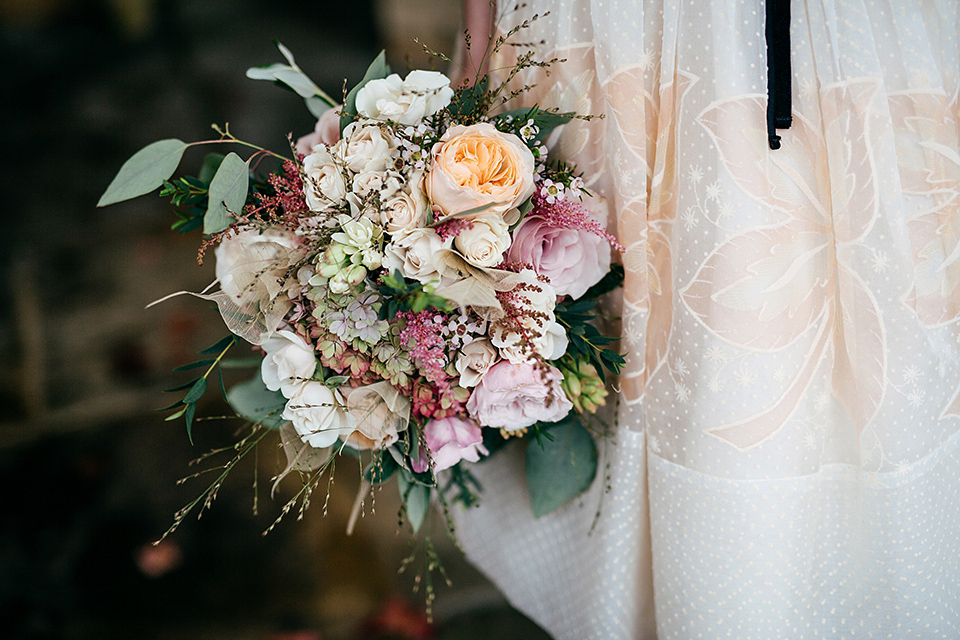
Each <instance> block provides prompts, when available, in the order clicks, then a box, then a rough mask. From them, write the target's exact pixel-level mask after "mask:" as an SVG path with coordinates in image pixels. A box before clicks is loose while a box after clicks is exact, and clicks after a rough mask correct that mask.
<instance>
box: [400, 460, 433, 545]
mask: <svg viewBox="0 0 960 640" xmlns="http://www.w3.org/2000/svg"><path fill="white" fill-rule="evenodd" d="M397 486H398V487H399V488H400V498H401V499H402V500H403V505H404V508H405V509H406V511H407V520H409V521H410V526H411V527H412V528H413V532H414V533H417V532H418V531H420V526H421V525H422V524H423V521H424V520H425V519H426V517H427V510H428V508H429V507H430V488H429V487H425V486H423V485H422V484H416V483H413V482H410V481H409V480H407V478H406V475H405V474H403V473H401V474H400V475H398V476H397Z"/></svg>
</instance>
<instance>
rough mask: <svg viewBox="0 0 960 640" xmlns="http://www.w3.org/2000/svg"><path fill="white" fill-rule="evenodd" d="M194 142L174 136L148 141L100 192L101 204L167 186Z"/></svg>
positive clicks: (104, 204)
mask: <svg viewBox="0 0 960 640" xmlns="http://www.w3.org/2000/svg"><path fill="white" fill-rule="evenodd" d="M188 146H190V145H188V144H187V143H186V142H183V141H182V140H177V139H176V138H170V139H168V140H159V141H157V142H154V143H152V144H148V145H147V146H145V147H144V148H143V149H140V151H137V152H136V153H135V154H133V157H131V158H130V159H129V160H127V161H126V162H124V163H123V166H122V167H120V171H119V172H118V173H117V175H116V177H115V178H114V179H113V181H112V182H111V183H110V186H108V187H107V190H106V191H104V192H103V195H102V196H100V200H99V201H98V202H97V206H98V207H105V206H107V205H109V204H114V203H116V202H123V201H124V200H130V199H131V198H136V197H138V196H142V195H145V194H147V193H150V192H151V191H153V190H154V189H157V188H158V187H161V186H163V182H164V180H169V179H170V176H172V175H173V172H174V171H176V170H177V166H178V165H179V164H180V159H181V158H182V157H183V152H184V151H186V149H187V147H188Z"/></svg>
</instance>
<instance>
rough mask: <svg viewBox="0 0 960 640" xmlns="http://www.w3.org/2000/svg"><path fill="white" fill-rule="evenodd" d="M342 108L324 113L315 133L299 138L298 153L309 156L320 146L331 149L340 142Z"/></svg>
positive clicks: (334, 108)
mask: <svg viewBox="0 0 960 640" xmlns="http://www.w3.org/2000/svg"><path fill="white" fill-rule="evenodd" d="M340 106H342V105H340ZM340 106H336V107H333V108H332V109H327V110H326V111H324V112H323V113H322V114H321V115H320V119H319V120H317V124H316V126H315V127H314V128H313V133H308V134H307V135H305V136H303V137H302V138H297V144H296V150H297V153H302V154H303V155H305V156H308V155H310V152H311V151H313V148H314V147H315V146H317V145H318V144H325V145H327V146H328V147H330V146H333V145H334V144H336V143H337V141H338V140H340Z"/></svg>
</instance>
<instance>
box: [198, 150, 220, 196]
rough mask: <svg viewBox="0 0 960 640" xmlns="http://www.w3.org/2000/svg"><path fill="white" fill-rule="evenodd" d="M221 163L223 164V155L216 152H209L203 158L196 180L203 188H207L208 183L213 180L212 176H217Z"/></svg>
mask: <svg viewBox="0 0 960 640" xmlns="http://www.w3.org/2000/svg"><path fill="white" fill-rule="evenodd" d="M221 162H223V154H222V153H217V152H216V151H213V152H210V153H208V154H207V155H205V156H204V157H203V164H202V165H200V171H199V172H197V179H198V180H199V181H200V183H201V184H202V185H203V186H204V187H207V185H209V184H210V181H211V180H213V176H215V175H216V174H217V169H219V168H220V163H221Z"/></svg>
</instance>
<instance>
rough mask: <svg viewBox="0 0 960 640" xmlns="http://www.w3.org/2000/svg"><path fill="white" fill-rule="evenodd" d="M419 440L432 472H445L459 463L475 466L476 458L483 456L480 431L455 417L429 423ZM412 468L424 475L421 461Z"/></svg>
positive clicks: (469, 423)
mask: <svg viewBox="0 0 960 640" xmlns="http://www.w3.org/2000/svg"><path fill="white" fill-rule="evenodd" d="M423 437H424V440H426V442H427V447H428V448H429V449H430V452H431V454H432V455H433V470H434V471H443V470H444V469H449V468H450V467H452V466H453V465H455V464H457V463H458V462H460V461H461V460H466V461H467V462H477V461H478V460H480V454H483V455H486V454H487V449H486V448H485V447H484V446H483V435H482V434H481V432H480V427H478V426H477V425H476V424H474V423H473V422H472V421H468V420H461V419H460V418H457V417H449V418H442V419H440V420H431V421H430V422H428V423H427V426H425V427H424V428H423ZM413 467H414V471H417V472H418V473H422V472H423V471H426V466H425V464H424V460H419V461H417V462H415V463H414V465H413ZM418 467H423V468H418Z"/></svg>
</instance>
